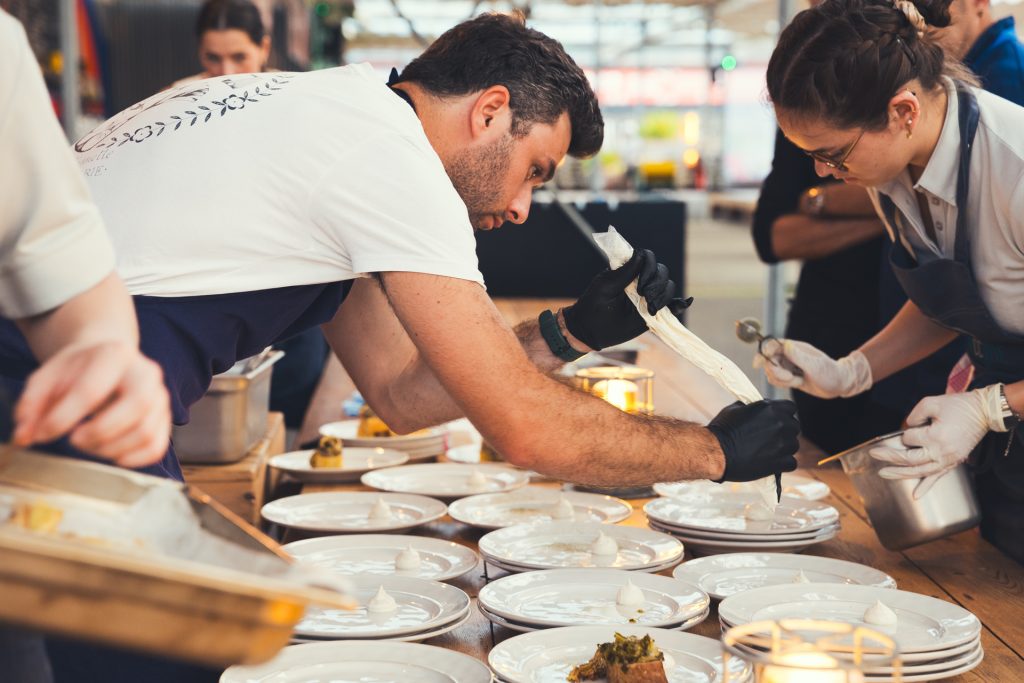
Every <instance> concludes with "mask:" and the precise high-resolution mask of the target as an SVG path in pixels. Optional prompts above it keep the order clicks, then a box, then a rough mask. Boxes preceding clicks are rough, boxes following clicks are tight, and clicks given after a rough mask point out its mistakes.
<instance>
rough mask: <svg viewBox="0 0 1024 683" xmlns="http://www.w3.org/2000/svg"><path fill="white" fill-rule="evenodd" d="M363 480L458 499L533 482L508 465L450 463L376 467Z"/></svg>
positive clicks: (400, 490)
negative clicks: (378, 468)
mask: <svg viewBox="0 0 1024 683" xmlns="http://www.w3.org/2000/svg"><path fill="white" fill-rule="evenodd" d="M360 481H362V482H363V483H364V484H366V485H367V486H370V487H372V488H375V489H380V490H381V491H394V492H397V493H415V494H418V495H421V496H431V497H432V498H439V499H441V500H455V499H456V498H464V497H466V496H472V495H474V494H477V493H499V492H503V491H512V490H515V489H518V488H522V487H523V486H526V485H527V484H528V483H530V475H529V474H527V473H526V472H524V471H522V470H518V469H515V468H512V467H507V466H505V465H495V464H491V463H482V464H479V465H463V464H459V463H447V462H446V463H427V464H421V465H402V466H401V467H388V468H385V469H382V470H374V471H373V472H367V473H366V474H364V475H363V476H362V478H361V479H360Z"/></svg>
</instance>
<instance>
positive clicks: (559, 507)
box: [551, 495, 576, 519]
mask: <svg viewBox="0 0 1024 683" xmlns="http://www.w3.org/2000/svg"><path fill="white" fill-rule="evenodd" d="M551 517H552V518H553V519H573V518H574V517H576V511H575V510H573V508H572V503H570V502H569V501H568V500H566V498H565V496H564V495H562V496H559V497H558V502H557V503H555V506H554V508H552V510H551Z"/></svg>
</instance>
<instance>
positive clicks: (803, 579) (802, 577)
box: [793, 569, 811, 583]
mask: <svg viewBox="0 0 1024 683" xmlns="http://www.w3.org/2000/svg"><path fill="white" fill-rule="evenodd" d="M810 582H811V580H810V579H808V578H807V574H804V570H803V569H801V570H800V571H798V572H797V573H796V576H794V577H793V583H810Z"/></svg>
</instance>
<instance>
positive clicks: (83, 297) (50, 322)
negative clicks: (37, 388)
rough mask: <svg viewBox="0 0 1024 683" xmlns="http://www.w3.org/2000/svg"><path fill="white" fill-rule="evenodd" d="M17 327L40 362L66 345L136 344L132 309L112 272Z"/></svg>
mask: <svg viewBox="0 0 1024 683" xmlns="http://www.w3.org/2000/svg"><path fill="white" fill-rule="evenodd" d="M17 325H18V328H19V329H20V330H21V332H22V334H24V335H25V339H26V341H27V342H28V344H29V347H30V348H31V349H32V352H33V353H35V355H36V357H37V358H38V359H39V360H40V361H45V360H46V359H47V358H49V357H50V356H52V355H53V354H55V353H56V352H57V351H59V350H61V349H63V348H65V347H68V346H74V345H88V344H97V343H101V342H108V341H115V342H118V343H124V344H128V345H137V344H138V341H139V329H138V323H137V322H136V320H135V308H134V307H133V306H132V302H131V297H130V296H129V295H128V291H127V290H126V289H125V287H124V285H123V284H122V283H121V280H120V279H119V278H118V277H117V275H116V274H115V273H110V274H109V275H108V276H107V277H105V278H104V279H103V280H101V281H100V282H99V283H97V284H96V285H94V286H93V287H91V288H89V289H87V290H86V291H84V292H82V293H81V294H79V295H77V296H75V297H72V298H71V299H69V300H68V301H66V302H64V303H63V304H61V305H60V306H58V307H57V308H55V309H53V310H52V311H49V312H47V313H43V314H41V315H37V316H33V317H31V318H24V319H22V320H18V321H17Z"/></svg>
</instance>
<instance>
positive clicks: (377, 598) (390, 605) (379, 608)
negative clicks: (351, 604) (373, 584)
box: [366, 586, 398, 614]
mask: <svg viewBox="0 0 1024 683" xmlns="http://www.w3.org/2000/svg"><path fill="white" fill-rule="evenodd" d="M396 609H398V603H397V602H395V599H394V598H393V597H391V596H390V595H388V593H387V591H386V590H384V586H381V587H380V588H378V589H377V594H376V595H374V596H373V597H372V598H370V602H369V603H367V605H366V610H367V611H368V612H372V613H374V614H383V613H386V612H394V611H395V610H396Z"/></svg>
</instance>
